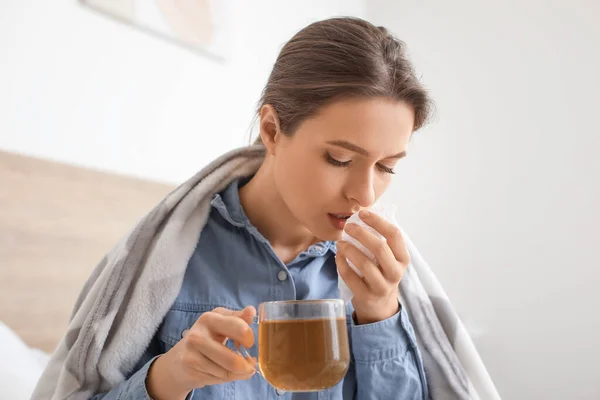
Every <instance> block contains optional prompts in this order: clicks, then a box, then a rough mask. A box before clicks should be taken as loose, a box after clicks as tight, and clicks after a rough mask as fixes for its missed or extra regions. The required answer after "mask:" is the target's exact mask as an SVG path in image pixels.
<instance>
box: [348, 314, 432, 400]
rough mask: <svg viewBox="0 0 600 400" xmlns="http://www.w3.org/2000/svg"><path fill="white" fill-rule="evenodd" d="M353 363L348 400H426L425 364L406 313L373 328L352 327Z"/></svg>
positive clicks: (373, 325) (371, 325)
mask: <svg viewBox="0 0 600 400" xmlns="http://www.w3.org/2000/svg"><path fill="white" fill-rule="evenodd" d="M350 343H351V346H352V363H351V365H350V369H349V371H348V374H347V375H346V378H345V380H344V400H351V399H352V400H371V399H373V400H374V399H390V400H426V399H428V398H429V395H428V390H427V381H426V378H425V371H424V370H423V361H422V359H421V355H420V353H419V350H418V348H417V342H416V338H415V334H414V330H413V328H412V325H411V323H410V321H409V319H408V314H407V313H406V311H405V310H404V309H403V308H402V307H400V311H399V312H398V313H396V314H395V315H394V316H392V317H390V318H388V319H386V320H383V321H379V322H376V323H372V324H365V325H356V324H355V323H354V322H353V323H352V325H351V327H350Z"/></svg>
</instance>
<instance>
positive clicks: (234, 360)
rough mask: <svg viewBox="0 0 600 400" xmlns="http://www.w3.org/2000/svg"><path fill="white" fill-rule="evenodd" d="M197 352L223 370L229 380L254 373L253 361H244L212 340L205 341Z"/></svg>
mask: <svg viewBox="0 0 600 400" xmlns="http://www.w3.org/2000/svg"><path fill="white" fill-rule="evenodd" d="M199 350H200V351H201V352H202V353H203V354H204V355H205V356H206V357H207V358H209V359H210V360H212V361H213V362H214V363H215V364H217V365H218V366H220V367H221V368H223V369H225V371H226V372H227V374H228V377H229V379H233V377H234V376H236V375H248V374H252V373H253V372H254V371H255V367H256V363H255V362H254V360H253V359H245V358H244V357H242V356H241V355H239V354H237V353H236V352H234V351H233V350H231V349H230V348H228V347H226V346H224V345H222V344H221V343H219V342H216V341H214V340H207V341H205V342H204V345H203V346H202V348H200V349H199Z"/></svg>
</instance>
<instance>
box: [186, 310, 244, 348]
mask: <svg viewBox="0 0 600 400" xmlns="http://www.w3.org/2000/svg"><path fill="white" fill-rule="evenodd" d="M198 323H202V324H204V325H205V326H206V327H207V328H208V330H209V331H210V333H211V334H212V335H213V337H214V338H215V339H217V340H219V341H223V339H224V338H226V337H227V338H231V339H233V340H234V341H236V342H238V343H240V344H241V345H242V346H244V347H246V348H250V347H252V346H254V332H253V331H252V329H251V328H250V325H248V323H247V322H246V321H244V320H243V319H242V318H240V317H237V316H224V315H222V314H220V313H219V312H214V311H213V312H207V313H204V314H202V316H200V318H198Z"/></svg>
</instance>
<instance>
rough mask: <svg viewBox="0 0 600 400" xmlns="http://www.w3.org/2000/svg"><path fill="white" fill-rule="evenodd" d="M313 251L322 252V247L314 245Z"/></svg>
mask: <svg viewBox="0 0 600 400" xmlns="http://www.w3.org/2000/svg"><path fill="white" fill-rule="evenodd" d="M315 250H316V251H318V252H321V251H323V246H321V245H320V244H317V245H315Z"/></svg>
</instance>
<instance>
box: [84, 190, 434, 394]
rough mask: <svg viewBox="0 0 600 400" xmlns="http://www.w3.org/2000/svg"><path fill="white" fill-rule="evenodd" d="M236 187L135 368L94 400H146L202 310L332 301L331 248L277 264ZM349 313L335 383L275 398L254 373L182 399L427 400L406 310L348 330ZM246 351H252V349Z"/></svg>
mask: <svg viewBox="0 0 600 400" xmlns="http://www.w3.org/2000/svg"><path fill="white" fill-rule="evenodd" d="M242 183H243V182H242ZM239 185H240V181H234V182H233V183H232V184H231V185H229V186H228V187H227V188H226V189H225V190H224V191H223V192H222V193H220V194H217V195H215V197H214V199H213V201H212V209H211V212H210V215H209V218H208V221H207V224H206V226H205V227H204V229H203V231H202V234H201V235H200V239H199V241H198V245H197V247H196V250H195V251H194V254H193V255H192V257H191V259H190V261H189V264H188V267H187V270H186V273H185V278H184V280H183V285H182V288H181V291H180V293H179V295H178V296H177V299H176V301H175V303H174V304H173V306H172V307H171V309H170V310H169V311H168V313H167V314H166V316H165V318H164V321H163V323H162V324H161V326H160V327H159V329H158V331H157V332H156V335H155V337H154V339H153V340H152V342H151V343H150V346H149V348H148V349H147V350H146V352H145V354H144V355H143V356H142V358H141V359H140V361H139V363H138V366H137V367H136V368H135V370H134V371H133V373H132V374H131V376H130V377H129V378H128V379H127V380H126V381H125V382H122V383H121V384H119V385H118V386H116V387H115V388H113V389H112V390H111V391H110V392H108V393H104V394H100V395H96V396H95V397H93V399H103V400H112V399H114V400H134V399H144V400H149V399H150V397H149V396H148V393H147V391H146V387H145V380H146V376H147V372H148V368H149V367H150V365H151V363H152V362H153V361H154V359H155V358H156V357H157V356H158V355H160V354H162V353H165V352H167V351H168V350H169V349H171V348H172V347H173V346H174V345H175V344H176V343H177V342H178V341H179V340H180V339H181V337H182V332H183V331H184V330H185V329H188V328H190V327H191V326H192V325H193V324H194V322H195V321H196V320H197V319H198V317H200V315H202V313H204V312H207V311H210V310H212V309H214V308H216V307H226V308H229V309H235V310H241V309H243V308H244V307H246V306H248V305H253V306H254V307H256V308H257V309H258V305H259V303H261V302H263V301H274V300H304V299H325V298H339V290H338V286H337V282H338V275H337V269H336V265H335V258H334V256H335V251H336V248H335V243H334V242H321V243H318V244H315V245H313V246H311V247H310V248H308V249H307V250H306V251H304V252H302V253H300V254H299V255H298V256H297V257H296V259H295V260H293V261H292V262H290V263H288V264H287V265H286V264H284V263H283V262H282V261H281V260H280V259H279V258H278V257H277V256H276V255H275V253H274V251H273V249H272V247H271V245H270V243H269V242H268V241H267V240H266V239H265V238H264V237H263V236H262V235H261V234H260V232H258V230H257V229H256V228H255V227H254V226H253V225H252V224H251V223H250V221H249V219H248V218H247V217H246V215H245V214H244V211H243V209H242V207H241V204H240V200H239V196H238V189H239ZM352 311H353V310H352V306H351V305H350V304H349V305H348V309H347V324H348V332H349V334H350V345H351V355H352V356H351V365H350V368H349V370H348V372H347V374H346V376H345V378H344V379H343V380H342V381H341V382H340V383H339V384H337V385H336V386H334V387H332V388H330V389H328V390H324V391H321V392H313V393H280V392H278V391H276V390H275V389H274V388H273V387H271V386H270V385H269V384H268V383H267V382H266V381H265V380H264V378H262V377H261V376H260V375H259V374H256V375H254V376H253V377H252V378H251V379H250V380H247V381H237V382H231V383H224V384H220V385H213V386H206V387H204V388H201V389H196V390H194V391H193V392H192V393H191V394H190V395H189V396H188V399H191V400H201V399H224V400H234V399H235V400H245V399H257V400H271V399H272V400H279V399H281V400H283V399H286V400H325V399H328V400H351V399H356V400H366V399H381V400H384V399H385V400H394V399H396V400H409V399H410V400H413V399H414V400H417V399H418V400H421V399H427V398H428V394H427V392H428V391H427V384H426V379H425V374H424V372H423V367H422V361H421V357H420V354H419V351H418V349H417V343H416V340H415V334H414V331H413V328H412V326H411V324H410V322H409V320H408V315H407V314H406V312H405V311H404V310H402V309H401V311H400V312H399V313H397V314H396V315H394V316H393V317H391V318H389V319H387V320H384V321H380V322H377V323H373V324H367V325H355V324H354V322H353V320H352V318H351V315H352ZM255 334H256V331H255ZM249 352H250V354H253V355H254V356H256V355H257V354H258V350H257V348H256V344H255V346H254V347H253V348H251V349H249Z"/></svg>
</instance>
